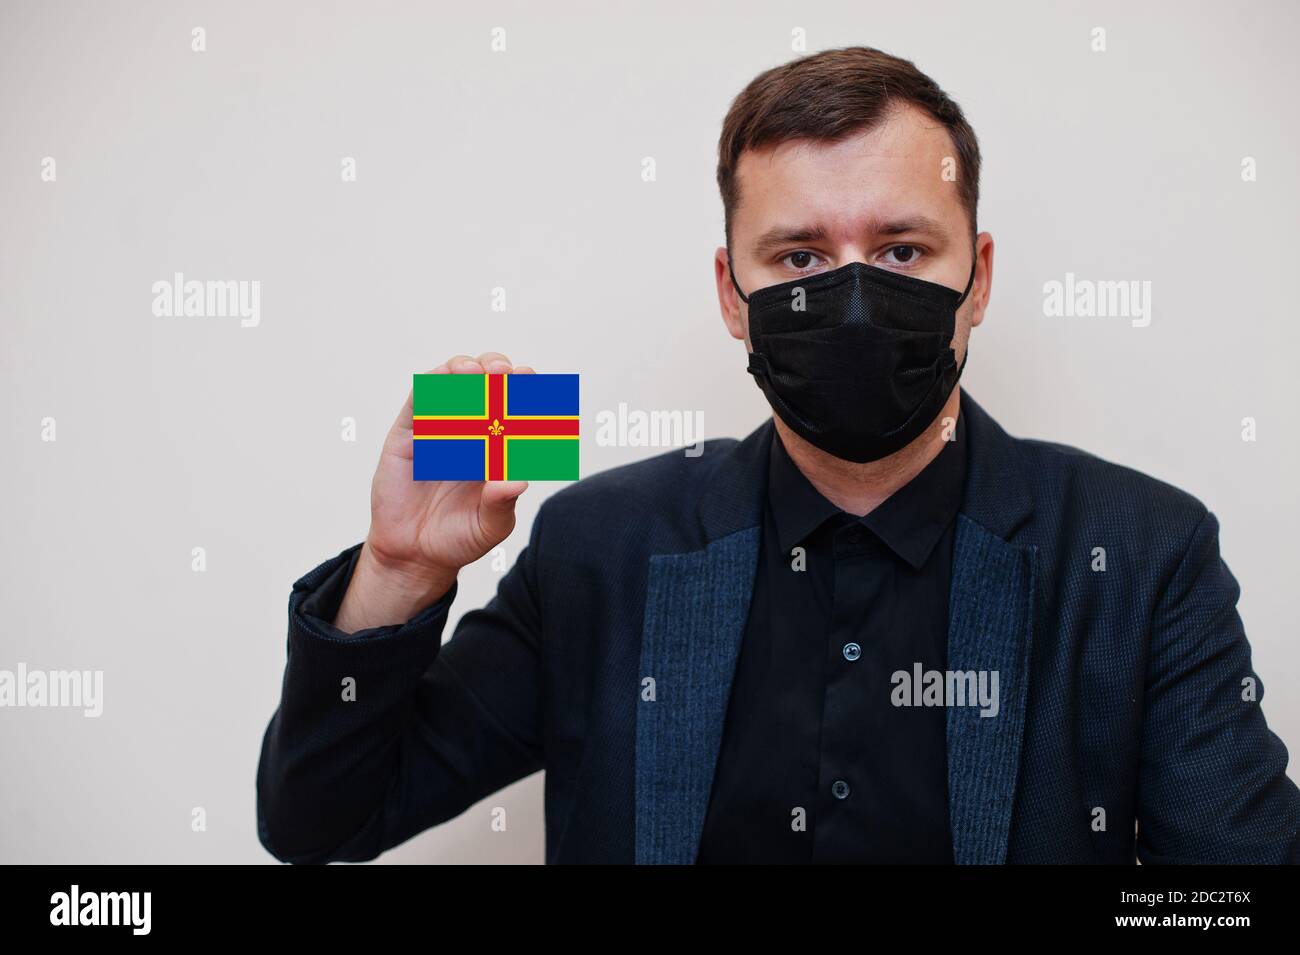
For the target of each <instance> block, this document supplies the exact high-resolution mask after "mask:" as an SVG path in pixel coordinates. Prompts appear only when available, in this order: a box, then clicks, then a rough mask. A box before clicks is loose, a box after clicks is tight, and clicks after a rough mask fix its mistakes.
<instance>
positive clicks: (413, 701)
mask: <svg viewBox="0 0 1300 955" xmlns="http://www.w3.org/2000/svg"><path fill="white" fill-rule="evenodd" d="M541 523H542V518H541V515H540V514H539V515H538V517H537V519H536V520H535V521H534V523H533V530H532V535H531V538H530V540H529V543H528V546H526V547H525V549H524V550H523V552H522V553H521V554H520V556H519V558H518V560H517V561H516V562H515V564H514V566H513V567H512V568H511V569H510V570H509V571H508V572H507V573H506V575H505V576H504V577H503V578H502V580H501V583H500V585H499V586H498V588H497V592H496V595H495V596H494V597H493V598H492V600H491V601H490V602H489V603H488V604H487V606H486V607H484V608H483V609H480V610H473V611H470V612H468V613H466V614H465V615H464V616H463V617H462V618H461V621H460V623H459V625H458V626H457V627H456V632H455V634H454V635H453V636H452V638H451V639H450V640H449V641H447V643H446V644H442V643H441V639H442V632H443V627H444V626H445V624H446V622H447V614H448V611H449V610H450V608H451V604H452V602H453V600H454V599H455V596H456V592H457V589H458V586H457V585H453V587H452V589H451V590H450V591H449V592H448V593H447V594H445V595H444V596H443V597H442V598H441V599H439V600H438V601H437V602H435V603H434V604H432V605H431V606H429V607H427V608H425V609H424V610H422V611H421V612H420V613H419V614H417V615H416V616H415V617H414V618H412V619H411V620H409V621H407V622H406V623H405V624H402V625H400V626H387V627H376V628H372V629H369V630H362V631H359V632H357V633H355V634H352V635H346V634H344V633H342V632H341V631H339V630H337V629H336V628H334V627H333V625H332V621H333V619H334V616H335V614H336V612H337V610H338V605H339V603H340V601H341V599H342V595H343V593H344V592H345V591H346V589H347V582H348V580H349V578H350V576H351V571H352V567H353V566H354V565H355V563H356V558H357V554H358V553H359V551H360V548H361V545H360V544H355V545H353V546H352V547H349V548H348V549H347V550H345V551H343V552H342V553H340V554H339V555H338V556H336V557H334V558H332V559H331V560H328V561H326V562H325V563H323V564H321V565H320V566H319V567H317V568H315V569H314V570H312V571H311V572H310V573H308V574H306V575H305V576H303V577H302V578H301V579H300V580H298V581H297V582H296V583H295V584H294V585H293V591H292V593H291V594H290V597H289V635H288V647H287V661H286V664H285V669H284V680H283V684H282V687H281V694H280V705H279V707H278V709H277V710H276V712H275V714H274V715H273V716H272V718H271V721H270V725H269V726H268V727H267V729H266V733H265V734H264V736H263V739H262V750H261V758H260V761H259V763H258V770H257V828H258V837H259V839H260V840H261V842H262V845H263V846H264V847H265V848H266V849H267V851H269V852H270V853H271V855H273V856H275V857H276V858H277V859H279V860H280V861H282V862H295V863H325V862H335V861H343V862H360V861H366V860H369V859H373V858H375V857H376V856H378V855H379V854H380V853H381V852H384V851H385V850H387V849H389V848H391V847H393V846H395V845H397V844H398V843H401V842H404V841H405V840H407V839H409V838H410V837H411V836H413V835H415V834H417V833H419V832H421V831H423V830H424V829H427V828H429V827H430V826H435V825H438V824H439V823H441V822H445V821H446V820H448V819H451V818H452V817H453V816H456V815H459V814H460V813H461V812H463V811H464V810H465V809H467V808H469V807H470V806H471V805H473V804H474V803H475V802H477V801H478V800H480V799H482V798H483V797H485V796H487V795H489V794H491V793H492V792H495V791H496V790H498V789H500V788H502V787H503V786H506V785H508V784H509V783H511V782H514V781H515V780H517V779H520V778H522V777H524V776H526V775H529V774H530V773H533V772H535V771H537V770H539V769H541V768H542V743H541V732H540V718H539V712H538V708H539V687H538V683H539V673H540V669H541V665H540V643H539V638H540V634H541V617H540V609H539V604H540V602H539V599H538V591H537V573H536V560H537V547H538V542H539V536H540V532H541Z"/></svg>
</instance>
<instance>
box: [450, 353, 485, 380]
mask: <svg viewBox="0 0 1300 955" xmlns="http://www.w3.org/2000/svg"><path fill="white" fill-rule="evenodd" d="M447 364H448V365H449V366H450V367H451V373H452V374H453V375H481V374H483V366H482V365H480V364H479V363H478V362H477V361H476V360H475V359H473V358H470V357H469V356H468V355H457V356H456V357H455V358H453V359H451V360H450V361H449V362H447Z"/></svg>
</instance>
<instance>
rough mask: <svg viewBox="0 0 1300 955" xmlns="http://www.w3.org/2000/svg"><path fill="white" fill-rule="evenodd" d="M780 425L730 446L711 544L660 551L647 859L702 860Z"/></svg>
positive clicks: (639, 744)
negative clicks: (773, 447) (772, 451)
mask: <svg viewBox="0 0 1300 955" xmlns="http://www.w3.org/2000/svg"><path fill="white" fill-rule="evenodd" d="M772 431H773V428H772V424H771V421H770V420H769V421H768V422H767V423H766V424H765V425H763V426H762V427H760V428H758V429H757V430H756V431H754V432H753V433H752V434H751V435H750V436H749V437H748V438H746V439H745V440H744V441H743V442H741V443H740V444H739V445H735V446H732V447H729V448H723V449H721V452H722V460H720V461H719V462H718V467H717V470H716V472H715V474H714V475H713V476H712V478H711V479H710V484H709V487H710V490H709V492H708V493H707V494H706V496H705V497H704V499H703V500H702V502H701V505H700V519H701V529H702V543H703V546H702V547H701V548H700V549H696V550H690V551H686V552H682V553H671V554H656V555H654V556H652V557H651V558H650V567H649V575H648V578H647V584H646V609H645V618H644V623H643V630H642V636H641V661H640V671H639V674H640V680H641V698H640V700H639V701H638V703H637V717H636V861H637V862H638V863H642V864H644V863H651V864H665V863H667V864H689V863H693V862H694V861H695V855H696V852H697V850H698V848H699V841H700V835H701V831H702V829H703V827H704V815H705V812H706V811H707V810H708V803H709V791H710V789H711V788H712V786H713V773H714V769H715V767H716V764H717V759H718V749H719V747H720V746H721V745H722V727H723V721H724V720H725V718H726V713H727V701H728V699H729V697H730V695H731V681H732V677H733V675H734V674H735V670H736V659H737V655H738V653H739V651H740V642H741V638H742V637H743V635H744V630H745V623H746V621H747V618H748V615H749V603H750V597H751V595H752V594H753V590H754V574H755V571H756V569H757V565H758V548H759V534H760V532H761V515H762V497H763V494H764V492H765V485H766V473H767V472H766V467H765V463H766V461H767V455H768V448H769V446H770V441H771V435H772ZM706 454H707V451H706ZM706 466H707V465H706Z"/></svg>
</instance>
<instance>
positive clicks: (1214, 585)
mask: <svg viewBox="0 0 1300 955" xmlns="http://www.w3.org/2000/svg"><path fill="white" fill-rule="evenodd" d="M1239 594H1240V587H1239V586H1238V584H1237V581H1236V579H1235V578H1234V577H1233V576H1232V573H1231V572H1230V571H1229V570H1228V567H1227V565H1226V564H1225V563H1224V562H1223V560H1222V558H1221V557H1220V554H1219V524H1218V520H1217V519H1216V518H1215V516H1214V514H1213V513H1210V512H1208V511H1207V512H1205V514H1204V516H1203V517H1202V519H1201V521H1200V523H1199V524H1198V525H1197V527H1196V529H1195V531H1194V532H1193V533H1192V536H1191V539H1190V542H1189V543H1188V546H1187V548H1186V550H1185V552H1184V554H1183V556H1182V559H1181V561H1180V562H1179V564H1178V566H1177V567H1176V569H1175V570H1174V572H1173V575H1172V576H1171V577H1170V579H1169V581H1168V584H1167V586H1166V587H1165V589H1164V592H1163V594H1162V595H1161V599H1160V601H1159V603H1158V605H1157V608H1156V612H1155V616H1154V619H1153V621H1152V630H1151V644H1150V655H1149V658H1148V664H1147V675H1146V696H1145V705H1144V712H1143V729H1142V741H1141V753H1142V756H1141V767H1140V770H1139V774H1138V800H1137V805H1138V836H1137V855H1138V858H1139V859H1140V860H1141V861H1142V862H1143V863H1144V864H1156V863H1279V862H1290V863H1300V843H1298V842H1297V838H1296V824H1297V819H1300V792H1298V791H1297V789H1296V785H1295V783H1293V782H1292V781H1291V780H1290V779H1288V778H1287V776H1286V764H1287V751H1286V746H1285V745H1283V743H1282V741H1281V740H1280V739H1278V737H1277V736H1276V735H1274V734H1273V733H1272V732H1271V731H1270V730H1269V728H1268V725H1267V724H1266V722H1265V720H1264V713H1263V711H1262V710H1261V709H1260V705H1261V700H1262V698H1263V693H1264V688H1263V685H1262V684H1261V682H1260V679H1259V677H1258V675H1256V674H1255V672H1254V671H1253V670H1252V669H1251V660H1250V644H1249V643H1248V642H1247V641H1246V634H1245V631H1244V629H1243V627H1242V622H1241V617H1240V616H1239V615H1238V613H1237V598H1238V596H1239Z"/></svg>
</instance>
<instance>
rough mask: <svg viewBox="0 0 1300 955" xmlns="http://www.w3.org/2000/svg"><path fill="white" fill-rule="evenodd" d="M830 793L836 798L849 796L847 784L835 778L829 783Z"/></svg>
mask: <svg viewBox="0 0 1300 955" xmlns="http://www.w3.org/2000/svg"><path fill="white" fill-rule="evenodd" d="M831 795H832V796H834V797H835V798H836V799H848V798H849V784H848V783H846V782H845V781H844V780H842V779H837V780H835V782H833V783H831Z"/></svg>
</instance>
